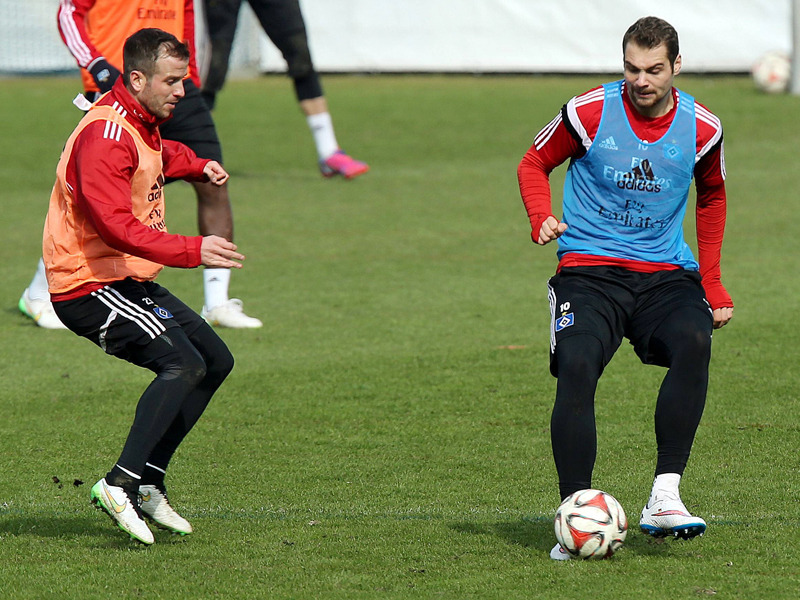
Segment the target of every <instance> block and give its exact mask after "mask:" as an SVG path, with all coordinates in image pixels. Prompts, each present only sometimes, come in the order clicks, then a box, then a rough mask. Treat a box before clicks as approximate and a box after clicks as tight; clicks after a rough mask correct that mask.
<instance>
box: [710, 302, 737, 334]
mask: <svg viewBox="0 0 800 600" xmlns="http://www.w3.org/2000/svg"><path fill="white" fill-rule="evenodd" d="M732 318H733V307H732V306H726V307H725V308H718V309H716V310H715V311H714V329H719V328H720V327H724V326H725V325H727V324H728V322H729V321H730V320H731V319H732Z"/></svg>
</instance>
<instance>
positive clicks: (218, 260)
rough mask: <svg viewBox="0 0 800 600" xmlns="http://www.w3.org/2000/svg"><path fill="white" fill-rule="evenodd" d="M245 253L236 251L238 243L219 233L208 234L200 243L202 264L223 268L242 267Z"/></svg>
mask: <svg viewBox="0 0 800 600" xmlns="http://www.w3.org/2000/svg"><path fill="white" fill-rule="evenodd" d="M242 260H244V254H239V253H238V252H237V251H236V244H234V243H233V242H229V241H228V240H226V239H225V238H224V237H220V236H218V235H207V236H205V237H204V238H203V243H202V244H201V245H200V264H202V265H204V266H206V267H220V268H222V269H241V268H242V263H241V262H237V261H242Z"/></svg>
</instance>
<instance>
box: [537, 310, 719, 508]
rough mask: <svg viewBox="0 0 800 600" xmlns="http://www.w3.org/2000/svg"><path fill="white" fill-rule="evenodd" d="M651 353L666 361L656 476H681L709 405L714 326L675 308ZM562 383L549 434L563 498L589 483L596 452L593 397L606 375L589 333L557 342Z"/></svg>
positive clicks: (698, 314) (658, 413) (695, 313)
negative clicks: (706, 400) (709, 365)
mask: <svg viewBox="0 0 800 600" xmlns="http://www.w3.org/2000/svg"><path fill="white" fill-rule="evenodd" d="M650 349H651V351H653V352H655V353H657V354H658V355H659V356H660V357H662V358H663V360H664V361H665V363H666V364H667V365H668V368H669V370H668V371H667V375H666V377H664V381H663V382H662V384H661V389H660V390H659V393H658V400H657V402H656V411H655V429H656V442H657V445H658V461H657V464H656V475H659V474H661V473H679V474H682V473H683V471H684V469H685V468H686V463H687V461H688V459H689V453H690V451H691V448H692V442H693V441H694V436H695V433H696V431H697V427H698V425H699V423H700V417H701V416H702V414H703V408H704V406H705V397H706V390H707V387H708V363H709V360H710V356H711V325H710V321H709V318H708V315H707V314H704V313H703V312H702V311H700V310H697V309H688V310H683V311H676V312H675V313H673V314H672V315H671V316H670V317H669V318H668V319H666V320H665V321H664V322H663V323H662V324H661V325H660V326H659V327H658V328H657V329H656V331H655V333H654V334H653V336H652V338H651V345H650ZM556 357H557V360H558V386H557V391H556V401H555V405H554V407H553V414H552V417H551V420H550V434H551V442H552V446H553V457H554V459H555V463H556V470H557V471H558V478H559V491H560V493H561V497H562V498H565V497H567V496H568V495H569V494H571V493H573V492H575V491H577V490H579V489H583V488H588V487H591V482H592V470H593V468H594V462H595V458H596V455H597V432H596V429H595V418H594V396H595V391H596V389H597V381H598V379H599V377H600V374H601V373H602V364H603V359H602V348H601V345H600V342H599V341H598V340H597V339H596V338H594V337H591V336H572V337H569V338H565V339H563V340H562V341H560V342H559V343H558V345H557V346H556Z"/></svg>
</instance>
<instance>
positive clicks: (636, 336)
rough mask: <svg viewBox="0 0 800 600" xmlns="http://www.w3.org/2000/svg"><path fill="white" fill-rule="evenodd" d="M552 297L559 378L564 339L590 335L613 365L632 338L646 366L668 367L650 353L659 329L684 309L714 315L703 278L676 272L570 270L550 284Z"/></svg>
mask: <svg viewBox="0 0 800 600" xmlns="http://www.w3.org/2000/svg"><path fill="white" fill-rule="evenodd" d="M548 288H549V298H550V371H551V373H553V375H556V373H557V365H556V364H555V349H556V345H557V344H558V342H559V341H560V340H563V339H564V338H567V337H570V336H573V335H589V336H592V337H594V338H596V339H597V340H599V341H600V344H601V345H602V347H603V359H604V363H603V366H604V367H605V365H607V364H608V363H609V361H610V360H611V358H612V356H614V353H615V352H616V351H617V349H618V348H619V346H620V344H621V343H622V338H623V337H625V338H628V339H629V340H630V342H631V344H633V348H634V350H635V352H636V354H637V355H638V356H639V358H640V359H641V361H642V362H643V363H645V364H654V365H661V366H667V360H666V357H663V356H659V354H658V353H657V352H655V351H653V350H652V349H651V348H650V338H651V336H652V335H653V332H654V331H655V330H656V329H657V328H658V326H659V325H660V324H661V323H662V322H663V321H664V319H665V318H667V317H668V316H669V315H671V314H673V313H674V312H675V311H678V310H698V311H702V312H703V313H704V314H706V315H707V316H708V331H709V335H710V333H711V330H712V327H713V321H714V319H713V314H712V311H711V307H710V306H709V304H708V302H707V301H706V297H705V292H704V290H703V286H702V285H701V283H700V274H699V273H697V272H696V271H685V270H683V269H676V270H673V271H658V272H656V273H636V272H634V271H629V270H627V269H623V268H620V267H602V266H601V267H565V268H563V269H561V271H560V272H559V273H558V274H557V275H555V276H554V277H552V278H551V279H550V281H549V282H548Z"/></svg>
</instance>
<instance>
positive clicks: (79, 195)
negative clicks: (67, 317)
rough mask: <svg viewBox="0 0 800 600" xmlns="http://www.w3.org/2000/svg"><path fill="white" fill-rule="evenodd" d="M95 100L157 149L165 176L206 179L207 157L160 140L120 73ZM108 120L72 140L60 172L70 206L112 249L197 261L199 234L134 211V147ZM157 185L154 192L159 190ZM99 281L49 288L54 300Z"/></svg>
mask: <svg viewBox="0 0 800 600" xmlns="http://www.w3.org/2000/svg"><path fill="white" fill-rule="evenodd" d="M98 105H108V106H112V107H113V108H114V109H115V110H116V111H117V112H118V113H120V114H121V115H123V117H124V118H125V119H126V120H127V121H128V122H129V123H131V124H133V126H134V127H135V128H136V131H137V132H138V133H139V134H140V135H141V137H142V139H143V140H144V142H145V143H146V144H147V145H148V146H149V147H150V148H152V149H154V150H159V149H161V159H162V164H163V175H164V176H165V177H170V178H175V179H187V180H190V181H204V180H207V178H206V176H205V175H204V173H203V170H204V168H205V166H206V164H207V163H208V162H209V160H208V159H201V158H197V156H196V155H195V153H194V152H193V151H192V150H190V149H189V148H187V147H186V146H184V145H183V144H181V143H179V142H175V141H171V140H162V139H161V135H160V133H159V131H158V124H159V121H158V120H157V119H156V118H155V117H154V116H153V115H151V114H150V113H148V112H147V111H145V110H144V109H143V108H142V106H141V105H140V104H139V103H138V102H137V101H136V100H135V99H134V98H133V96H131V94H130V93H129V92H128V90H127V89H126V88H125V86H124V85H123V83H122V79H121V78H120V79H119V80H117V82H116V83H115V84H114V88H113V89H112V90H111V92H110V93H108V94H106V95H105V96H104V97H103V98H102V99H101V100H100V101H99V102H98ZM109 123H111V122H110V121H102V120H101V121H95V122H92V123H90V124H89V125H87V126H86V127H85V128H84V129H83V131H81V133H80V134H79V135H78V137H77V139H76V140H75V143H74V146H73V150H72V154H71V156H70V159H69V161H68V163H67V166H66V176H65V180H66V185H67V186H69V188H70V189H71V190H72V193H73V195H74V206H75V210H77V211H80V212H81V213H83V214H84V216H85V217H86V218H87V220H88V222H89V224H90V225H91V227H92V228H93V229H94V230H95V231H96V232H97V234H98V235H99V236H100V238H101V239H102V240H103V242H105V244H106V245H108V246H109V247H111V248H113V249H114V250H118V251H120V252H125V253H127V254H132V255H134V256H139V257H141V258H145V259H147V260H150V261H152V262H155V263H159V264H162V265H166V266H170V267H185V268H189V267H197V266H199V265H200V246H201V244H202V239H203V238H202V237H201V236H184V235H178V234H170V233H167V232H166V231H163V230H158V229H153V228H150V227H148V226H146V225H145V224H144V223H142V222H141V221H139V220H138V219H137V218H136V216H135V215H134V214H133V211H132V205H131V181H132V178H133V175H134V173H135V172H136V169H137V166H138V164H139V154H138V150H137V147H136V143H135V142H134V140H133V138H132V136H131V134H129V133H128V132H127V131H125V130H124V129H122V128H119V130H118V131H110V130H109V125H108V124H109ZM112 126H113V125H112ZM161 186H162V187H163V181H162V182H161ZM162 187H159V189H158V190H157V192H158V193H162V192H163V189H162ZM103 285H104V283H102V282H101V283H98V282H89V283H87V284H85V285H83V286H81V287H79V288H76V289H74V290H71V291H69V292H66V293H64V294H54V295H53V300H54V301H58V300H68V299H70V298H75V297H78V296H82V295H85V294H88V293H90V292H92V291H94V290H95V289H99V288H100V287H102V286H103Z"/></svg>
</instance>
